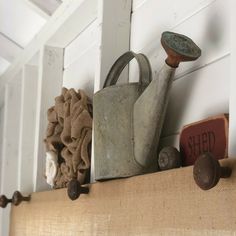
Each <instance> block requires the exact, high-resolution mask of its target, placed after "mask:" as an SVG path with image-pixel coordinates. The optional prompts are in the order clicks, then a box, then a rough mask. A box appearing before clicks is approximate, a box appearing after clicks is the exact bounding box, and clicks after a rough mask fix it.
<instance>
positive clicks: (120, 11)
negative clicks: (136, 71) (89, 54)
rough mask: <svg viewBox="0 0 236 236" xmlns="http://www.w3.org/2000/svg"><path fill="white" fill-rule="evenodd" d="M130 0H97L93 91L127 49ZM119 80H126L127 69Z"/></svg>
mask: <svg viewBox="0 0 236 236" xmlns="http://www.w3.org/2000/svg"><path fill="white" fill-rule="evenodd" d="M131 2H132V1H131V0H113V1H111V0H101V1H99V6H98V9H99V15H98V25H99V26H100V35H99V40H100V45H99V54H98V57H97V59H98V60H97V61H98V63H97V67H96V75H95V76H96V77H95V84H94V91H95V92H96V91H98V90H100V89H101V88H102V86H103V84H104V81H105V78H106V76H107V73H108V71H109V70H110V68H111V66H112V64H113V63H114V62H115V60H116V59H117V58H118V57H119V56H120V55H121V54H123V53H124V52H126V51H128V50H129V46H130V45H129V40H130V37H129V36H130V16H131ZM120 81H122V82H127V81H128V70H126V71H124V73H123V74H122V75H121V79H120Z"/></svg>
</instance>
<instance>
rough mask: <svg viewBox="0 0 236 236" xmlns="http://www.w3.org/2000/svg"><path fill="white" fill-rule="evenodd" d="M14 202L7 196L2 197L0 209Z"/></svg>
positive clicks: (0, 198) (0, 197)
mask: <svg viewBox="0 0 236 236" xmlns="http://www.w3.org/2000/svg"><path fill="white" fill-rule="evenodd" d="M10 202H12V200H11V199H8V198H7V197H6V196H5V195H1V196H0V207H1V208H5V207H6V206H7V204H8V203H10Z"/></svg>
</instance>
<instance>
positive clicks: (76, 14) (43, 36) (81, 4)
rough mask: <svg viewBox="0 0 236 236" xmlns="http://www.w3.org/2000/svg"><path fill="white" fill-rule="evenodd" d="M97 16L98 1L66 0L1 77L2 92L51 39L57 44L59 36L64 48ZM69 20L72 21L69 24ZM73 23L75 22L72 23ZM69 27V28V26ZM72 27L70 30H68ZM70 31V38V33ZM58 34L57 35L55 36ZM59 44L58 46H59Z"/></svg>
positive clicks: (0, 88)
mask: <svg viewBox="0 0 236 236" xmlns="http://www.w3.org/2000/svg"><path fill="white" fill-rule="evenodd" d="M96 17H97V1H94V0H77V1H74V0H66V1H64V2H63V3H62V4H61V5H60V7H59V8H58V9H57V11H56V12H55V13H54V14H53V15H52V17H51V18H50V19H49V20H48V23H47V24H46V25H45V26H44V27H43V29H42V30H41V31H40V33H39V34H38V35H37V36H36V37H35V38H34V39H33V40H32V42H31V43H30V44H29V45H28V46H27V47H26V48H25V50H24V51H23V52H22V53H21V54H20V56H18V58H17V60H15V61H14V63H12V65H11V66H10V67H9V69H8V70H7V71H6V73H4V74H3V75H2V76H1V77H0V92H1V90H2V89H3V86H4V84H6V82H7V81H8V80H10V79H12V78H13V77H14V75H16V74H17V73H18V72H19V71H20V69H21V68H23V66H24V64H27V62H28V61H29V60H30V59H31V58H32V57H33V56H34V55H35V54H36V53H37V52H38V51H39V50H40V49H41V48H42V47H43V45H45V44H46V42H48V41H49V40H50V39H53V40H50V45H51V46H56V44H54V42H56V41H57V37H59V39H58V40H59V43H58V45H60V46H61V47H62V48H64V47H66V45H68V44H69V43H70V42H71V40H73V37H76V36H77V35H78V34H79V33H80V32H82V31H83V30H84V29H85V28H86V27H88V25H89V24H90V23H91V22H93V21H94V20H95V19H96ZM68 22H71V24H69V23H68ZM72 23H73V24H72ZM68 27H69V28H68ZM68 29H70V30H68ZM68 32H70V37H72V36H73V37H72V38H70V37H69V35H67V34H68ZM55 34H56V37H55ZM58 45H57V46H58ZM0 103H1V101H0Z"/></svg>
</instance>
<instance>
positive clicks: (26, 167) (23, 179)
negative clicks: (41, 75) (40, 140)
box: [18, 65, 38, 194]
mask: <svg viewBox="0 0 236 236" xmlns="http://www.w3.org/2000/svg"><path fill="white" fill-rule="evenodd" d="M37 85H38V66H33V65H25V67H24V68H23V78H22V90H21V101H22V102H21V114H20V137H19V165H18V190H20V191H21V192H23V193H24V194H30V193H31V192H33V181H34V180H33V168H34V158H33V157H34V143H35V129H36V104H37V96H36V94H37Z"/></svg>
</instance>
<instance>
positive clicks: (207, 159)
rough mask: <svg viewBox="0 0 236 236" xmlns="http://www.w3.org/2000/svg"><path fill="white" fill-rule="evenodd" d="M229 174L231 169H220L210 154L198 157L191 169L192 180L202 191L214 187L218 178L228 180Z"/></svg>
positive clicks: (217, 162)
mask: <svg viewBox="0 0 236 236" xmlns="http://www.w3.org/2000/svg"><path fill="white" fill-rule="evenodd" d="M231 173H232V170H231V168H229V167H221V166H220V163H219V161H218V160H217V159H216V158H215V157H214V156H213V154H211V153H204V154H202V155H200V156H199V157H198V159H197V160H196V162H195V164H194V167H193V177H194V180H195V182H196V184H197V185H198V186H199V187H200V188H201V189H203V190H208V189H211V188H213V187H215V186H216V185H217V183H218V182H219V180H220V178H228V177H230V175H231Z"/></svg>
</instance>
